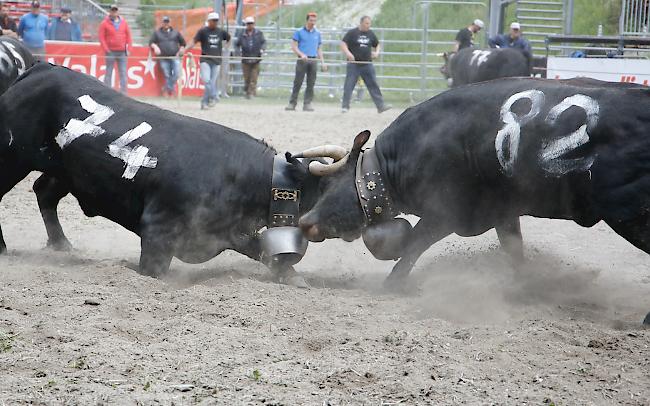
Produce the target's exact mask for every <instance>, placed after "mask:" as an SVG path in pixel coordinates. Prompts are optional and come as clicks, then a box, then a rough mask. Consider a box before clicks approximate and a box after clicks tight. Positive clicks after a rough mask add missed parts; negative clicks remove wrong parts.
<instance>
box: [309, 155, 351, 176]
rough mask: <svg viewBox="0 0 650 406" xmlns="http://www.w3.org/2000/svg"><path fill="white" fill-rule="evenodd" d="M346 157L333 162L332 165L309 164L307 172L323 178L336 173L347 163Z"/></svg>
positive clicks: (315, 162) (314, 162)
mask: <svg viewBox="0 0 650 406" xmlns="http://www.w3.org/2000/svg"><path fill="white" fill-rule="evenodd" d="M348 156H349V155H347V154H346V155H345V156H344V157H343V158H342V159H340V160H338V161H336V162H334V163H333V164H324V163H322V162H317V161H313V162H310V163H309V172H310V173H311V174H312V175H314V176H325V175H329V174H332V173H334V172H336V171H338V170H339V169H340V168H341V167H343V165H345V163H346V162H347V161H348Z"/></svg>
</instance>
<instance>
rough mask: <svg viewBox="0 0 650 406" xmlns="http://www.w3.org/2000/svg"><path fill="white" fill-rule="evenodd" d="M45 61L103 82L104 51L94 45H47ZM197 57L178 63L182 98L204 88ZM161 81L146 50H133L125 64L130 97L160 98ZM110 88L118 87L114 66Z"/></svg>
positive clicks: (156, 68) (67, 43) (62, 43)
mask: <svg viewBox="0 0 650 406" xmlns="http://www.w3.org/2000/svg"><path fill="white" fill-rule="evenodd" d="M45 52H46V54H47V61H48V62H51V63H55V64H57V65H62V66H65V67H67V68H70V69H72V70H74V71H78V72H81V73H85V74H87V75H91V76H94V77H96V78H97V79H99V80H101V81H103V80H104V75H105V73H106V62H105V59H104V51H103V50H102V48H101V46H100V45H99V43H97V42H63V41H47V42H46V43H45ZM199 54H200V52H198V51H197V50H195V51H194V54H187V55H185V56H184V57H183V60H182V62H181V70H182V74H181V76H180V84H181V86H182V87H183V96H201V95H202V94H203V85H202V84H201V80H200V76H199ZM163 81H164V77H163V75H162V72H161V71H160V68H159V66H158V64H157V63H156V60H155V58H152V56H151V55H150V52H149V48H148V47H145V46H134V47H133V48H131V49H130V53H129V59H128V64H127V88H128V94H129V96H134V97H147V96H160V95H161V94H162V91H161V90H162V86H163ZM113 87H115V88H118V87H119V80H118V72H117V65H116V66H115V67H114V68H113Z"/></svg>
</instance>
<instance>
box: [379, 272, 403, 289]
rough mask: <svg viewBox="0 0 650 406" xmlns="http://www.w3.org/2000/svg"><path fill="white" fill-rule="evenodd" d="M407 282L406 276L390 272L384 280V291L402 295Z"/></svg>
mask: <svg viewBox="0 0 650 406" xmlns="http://www.w3.org/2000/svg"><path fill="white" fill-rule="evenodd" d="M407 281H408V274H407V275H403V274H400V273H395V272H391V273H390V275H388V277H386V279H385V280H384V289H386V290H387V291H389V292H393V293H403V292H405V291H406V282H407Z"/></svg>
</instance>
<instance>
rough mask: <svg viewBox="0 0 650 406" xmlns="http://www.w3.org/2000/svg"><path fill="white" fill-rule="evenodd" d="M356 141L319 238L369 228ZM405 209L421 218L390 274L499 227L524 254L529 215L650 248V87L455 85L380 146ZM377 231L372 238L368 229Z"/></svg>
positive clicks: (388, 178) (413, 111) (537, 82)
mask: <svg viewBox="0 0 650 406" xmlns="http://www.w3.org/2000/svg"><path fill="white" fill-rule="evenodd" d="M368 137H369V133H368V132H362V133H360V134H359V135H358V136H357V137H356V138H355V140H354V145H353V148H352V150H351V152H350V155H349V157H348V160H347V163H346V165H345V166H343V167H342V168H340V169H339V170H337V171H336V172H334V173H333V174H332V175H331V178H332V179H331V181H330V182H329V183H328V186H327V187H326V189H325V191H324V192H323V194H322V195H321V197H320V198H319V201H318V202H317V203H316V205H315V206H314V208H313V209H312V210H311V211H309V212H308V213H307V214H305V215H303V216H302V217H301V219H300V225H301V228H302V229H303V232H304V233H305V235H306V236H307V238H308V239H310V240H312V241H320V240H322V239H324V238H335V237H339V236H341V235H347V236H348V237H349V236H350V235H354V234H355V233H356V235H357V236H359V234H360V233H361V232H362V231H363V230H364V228H370V227H366V225H365V223H364V212H363V211H362V208H361V206H360V203H359V198H358V195H357V191H356V190H355V185H354V183H355V167H356V165H357V160H358V159H359V156H360V154H361V153H362V150H361V148H362V147H363V145H364V144H365V142H366V141H367V140H368ZM373 150H374V153H375V154H376V156H377V160H378V162H379V168H378V171H379V172H380V173H381V174H382V175H383V179H384V181H385V186H386V188H387V190H388V193H389V194H390V196H391V198H392V201H393V204H394V206H395V208H396V211H397V212H402V213H406V214H414V215H417V216H419V217H420V220H419V222H418V223H417V225H416V226H415V227H414V229H413V230H412V231H411V232H410V233H408V234H407V235H405V237H404V238H403V240H402V241H401V243H400V244H398V245H399V246H400V247H401V248H402V249H401V252H400V253H399V255H398V256H399V257H400V259H399V261H398V262H397V263H396V264H395V266H394V268H393V270H392V272H391V275H390V276H389V281H395V280H396V279H399V278H400V277H404V276H405V275H407V274H408V273H409V272H410V270H411V268H412V267H413V265H414V264H415V262H416V260H417V259H418V258H419V257H420V255H421V254H422V253H423V252H424V251H425V250H426V249H427V248H429V247H430V246H431V245H432V244H434V243H435V242H436V241H438V240H440V239H442V238H444V237H445V236H447V235H449V234H451V233H456V234H459V235H461V236H474V235H478V234H481V233H484V232H485V231H487V230H489V229H491V228H496V231H497V233H498V236H499V239H500V241H501V244H502V246H503V247H504V248H505V249H506V250H507V251H509V252H510V253H511V254H512V255H514V256H515V257H518V258H520V259H521V258H523V254H522V244H521V232H520V227H519V216H522V215H530V216H535V217H544V218H555V219H570V220H574V221H575V222H576V223H578V224H580V225H582V226H585V227H590V226H593V225H594V224H596V223H597V222H599V221H600V220H604V221H605V222H607V224H608V225H610V226H611V227H612V228H613V229H614V230H615V231H616V232H617V233H618V234H620V235H621V236H622V237H624V238H625V239H627V240H628V241H629V242H631V243H632V244H634V245H635V246H636V247H638V248H640V249H642V250H644V251H645V252H647V253H650V89H647V88H637V86H625V85H618V84H612V83H606V82H600V81H596V80H591V79H573V80H567V81H554V80H543V79H529V78H526V79H523V78H521V79H499V80H494V81H491V82H485V83H479V84H473V85H468V86H463V87H459V88H457V89H453V90H450V91H447V92H444V93H442V94H440V95H438V96H436V97H433V98H432V99H430V100H428V101H426V102H423V103H421V104H419V105H417V106H415V107H412V108H409V109H408V110H407V111H405V112H404V113H403V114H402V115H401V116H400V117H398V118H397V119H396V120H395V121H394V122H393V123H392V124H391V125H390V126H389V127H388V128H387V129H386V130H384V131H383V133H382V134H380V135H379V136H378V137H377V139H376V142H375V146H374V148H373ZM364 236H365V235H364Z"/></svg>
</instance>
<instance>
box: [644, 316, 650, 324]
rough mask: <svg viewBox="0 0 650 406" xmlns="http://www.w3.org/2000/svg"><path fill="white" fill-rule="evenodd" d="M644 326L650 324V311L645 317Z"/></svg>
mask: <svg viewBox="0 0 650 406" xmlns="http://www.w3.org/2000/svg"><path fill="white" fill-rule="evenodd" d="M643 325H644V326H650V313H648V314H646V316H645V319H644V320H643Z"/></svg>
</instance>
